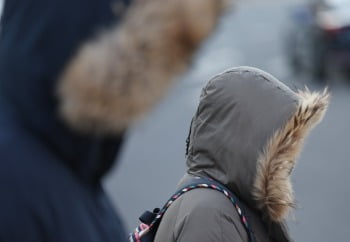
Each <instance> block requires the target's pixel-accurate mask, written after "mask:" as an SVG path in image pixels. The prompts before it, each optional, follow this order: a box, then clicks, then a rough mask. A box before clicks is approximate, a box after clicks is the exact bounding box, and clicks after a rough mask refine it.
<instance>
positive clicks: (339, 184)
mask: <svg viewBox="0 0 350 242" xmlns="http://www.w3.org/2000/svg"><path fill="white" fill-rule="evenodd" d="M349 6H350V0H329V1H327V2H321V1H315V2H314V3H311V2H306V1H295V0H293V1H292V0H264V1H261V0H245V1H240V2H237V3H236V4H235V6H234V8H233V9H232V10H230V11H229V12H228V13H227V15H226V16H225V17H224V18H223V19H222V21H221V24H220V25H219V28H218V29H217V30H216V32H215V34H214V35H213V36H212V37H211V38H210V39H209V40H208V41H207V42H206V43H205V44H204V45H203V46H202V48H201V50H200V51H199V53H198V55H197V56H196V58H195V61H194V63H193V66H192V68H191V69H190V71H189V72H187V73H185V74H184V75H183V76H181V77H180V78H179V80H178V81H177V82H176V84H175V85H174V86H173V88H172V90H171V91H170V93H169V95H167V97H166V98H164V100H163V101H162V102H161V103H160V104H159V105H158V106H157V107H156V108H155V109H154V110H153V112H152V113H150V114H149V115H148V116H147V117H145V118H144V119H143V120H142V121H140V122H139V123H137V124H136V125H134V127H133V128H132V129H131V130H129V133H128V139H127V142H126V143H125V144H124V151H123V152H122V155H121V156H120V157H119V158H120V159H121V160H120V162H119V164H118V167H115V169H114V171H112V172H111V173H110V175H109V177H108V178H107V179H106V181H105V185H106V188H107V190H108V192H109V193H110V195H111V197H112V198H113V200H114V201H116V203H117V204H118V209H119V210H120V211H121V213H122V214H123V216H124V219H125V222H126V224H127V226H128V228H129V229H131V228H133V227H135V226H136V225H137V224H138V221H137V218H138V216H139V215H141V213H142V212H144V210H146V209H153V207H156V206H162V205H163V203H164V202H165V201H166V200H167V199H168V197H169V196H170V195H171V193H173V192H174V190H175V186H176V184H177V182H178V180H179V179H180V178H181V177H182V175H183V174H184V172H185V140H186V137H187V133H188V128H189V124H190V120H191V118H192V115H193V114H194V111H195V108H196V105H197V102H198V97H199V92H200V89H201V88H202V87H203V85H204V84H205V83H206V81H207V80H208V79H210V77H212V76H213V75H215V74H217V73H218V72H221V71H223V70H224V69H226V68H229V67H231V66H238V65H250V66H256V67H259V68H262V69H264V70H266V71H268V72H270V73H271V74H273V75H274V76H276V77H277V78H278V79H280V80H281V81H283V82H284V83H286V84H287V85H289V86H290V87H292V88H303V87H304V85H307V86H308V87H309V88H310V89H313V90H315V89H321V88H323V87H324V86H325V85H328V86H329V87H330V89H331V92H332V101H331V106H330V109H329V111H328V113H327V115H326V117H325V119H324V121H323V122H322V123H321V125H319V126H318V127H317V128H316V130H315V132H313V133H312V135H311V136H310V138H309V139H308V140H307V143H306V146H305V149H304V152H303V153H302V155H301V157H300V159H299V164H298V165H297V167H296V169H295V171H294V174H293V183H294V188H295V191H296V198H297V201H298V205H299V208H298V209H297V210H296V212H295V213H294V214H293V215H292V218H291V219H290V221H289V225H290V228H291V231H292V235H293V236H294V238H295V240H296V241H308V242H315V241H319V242H329V241H349V240H350V239H349V238H350V219H349V218H350V209H349V204H350V188H349V184H350V174H349V172H350V161H349V157H350V149H349V143H350V142H349V139H350V129H349V124H350V113H349V108H350V78H349V75H348V73H346V70H347V69H346V64H348V66H347V67H348V70H350V68H349V67H350V65H349V64H350V7H349ZM321 16H322V17H321ZM320 18H323V19H320ZM327 21H328V22H327ZM323 71H324V72H323ZM293 217H294V218H293Z"/></svg>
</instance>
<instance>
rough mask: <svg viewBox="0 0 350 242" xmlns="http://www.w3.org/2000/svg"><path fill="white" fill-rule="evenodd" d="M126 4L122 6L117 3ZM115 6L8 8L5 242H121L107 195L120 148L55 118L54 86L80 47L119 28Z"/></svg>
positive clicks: (2, 87)
mask: <svg viewBox="0 0 350 242" xmlns="http://www.w3.org/2000/svg"><path fill="white" fill-rule="evenodd" d="M119 1H121V0H119ZM112 2H114V1H112V0H70V1H67V0H22V1H19V0H8V1H6V2H5V6H4V12H3V15H2V22H1V34H0V241H1V242H41V241H50V242H55V241H57V242H102V241H103V242H116V241H124V240H125V238H126V235H125V234H124V229H123V227H122V223H121V221H120V218H119V217H118V216H117V215H116V214H115V212H114V209H113V208H112V207H111V204H110V202H109V200H108V199H107V197H106V195H105V192H104V191H103V189H102V187H101V177H102V176H103V175H104V174H105V173H106V172H107V171H108V170H109V168H110V167H111V165H112V164H113V162H114V160H115V157H116V154H117V152H118V149H119V148H120V145H121V142H122V136H123V135H122V134H120V135H119V136H117V137H109V138H105V137H93V136H89V135H81V134H79V133H77V132H75V131H73V130H70V129H69V128H68V126H66V124H65V123H64V122H63V121H62V120H61V119H60V118H59V116H58V115H57V100H56V98H55V87H56V85H57V83H56V80H57V78H58V76H59V74H60V73H61V72H62V70H63V68H64V67H65V65H66V64H67V61H68V60H69V59H70V58H71V57H72V56H73V55H74V53H75V52H76V51H77V49H78V47H79V46H81V44H82V43H83V42H84V41H86V40H87V39H89V38H91V37H93V36H94V35H95V34H96V33H98V31H100V30H101V29H104V28H106V27H108V26H110V25H111V24H113V23H115V22H117V21H118V20H119V17H118V16H115V14H114V13H113V11H112Z"/></svg>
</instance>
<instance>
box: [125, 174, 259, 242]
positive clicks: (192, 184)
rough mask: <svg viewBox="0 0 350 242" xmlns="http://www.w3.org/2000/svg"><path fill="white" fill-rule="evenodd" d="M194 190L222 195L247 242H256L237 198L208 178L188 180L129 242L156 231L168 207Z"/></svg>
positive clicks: (140, 227)
mask: <svg viewBox="0 0 350 242" xmlns="http://www.w3.org/2000/svg"><path fill="white" fill-rule="evenodd" d="M196 188H207V189H212V190H216V191H219V192H221V193H223V194H224V195H225V196H226V197H227V198H228V199H229V200H230V201H231V202H232V204H233V206H234V208H235V209H236V211H237V213H238V215H239V217H240V219H241V222H242V224H243V226H244V228H245V230H246V231H247V234H248V237H249V241H250V242H256V240H255V236H254V233H253V232H252V230H251V226H250V224H249V222H248V220H247V217H246V216H245V213H244V210H243V209H242V206H241V205H240V202H239V200H238V198H237V197H236V196H235V195H234V194H233V193H232V192H230V191H229V190H228V189H227V188H226V187H224V186H223V185H222V184H220V183H219V182H217V181H214V180H212V179H209V178H204V177H194V178H193V179H190V180H189V181H188V182H187V183H186V184H185V185H184V186H182V188H181V189H179V190H178V191H177V192H175V193H174V195H173V196H171V198H170V199H169V200H168V201H167V202H166V203H165V205H164V206H163V208H162V209H161V210H160V211H159V212H158V213H157V215H156V216H155V218H154V219H153V221H152V222H151V223H150V224H149V225H145V224H141V225H140V226H139V227H138V228H136V230H135V231H134V233H133V234H131V235H130V236H131V237H133V238H135V239H134V240H131V237H130V238H129V239H130V241H140V238H141V237H142V236H143V235H145V234H147V233H148V232H149V231H151V230H152V229H153V228H155V229H156V228H157V227H158V225H159V223H160V220H161V219H162V217H163V215H164V214H165V212H166V211H167V209H168V208H169V207H170V205H171V204H172V203H173V202H174V201H175V200H176V199H178V198H179V197H180V196H181V195H183V194H184V193H186V192H189V191H191V190H193V189H196Z"/></svg>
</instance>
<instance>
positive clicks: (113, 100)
mask: <svg viewBox="0 0 350 242" xmlns="http://www.w3.org/2000/svg"><path fill="white" fill-rule="evenodd" d="M227 5H228V0H191V1H188V0H176V1H174V0H147V1H134V2H133V4H132V6H131V7H130V9H129V10H128V11H127V13H126V15H125V17H124V21H123V22H122V23H121V24H120V25H118V26H115V27H114V28H111V29H109V30H108V31H105V32H103V33H101V34H100V35H99V36H97V37H96V38H94V39H92V40H91V41H88V42H87V43H86V44H85V45H83V46H82V47H81V48H80V50H79V51H78V52H77V54H76V56H75V57H74V58H73V59H72V60H71V61H70V62H69V63H68V65H67V67H66V70H65V71H64V72H63V73H62V75H61V78H60V80H59V82H58V91H57V95H58V98H59V101H60V107H59V111H60V113H61V116H62V117H63V118H64V120H65V121H67V123H68V124H69V125H70V126H71V127H73V128H74V129H77V130H80V131H84V132H85V133H94V134H96V133H97V134H103V135H106V134H109V135H111V134H112V135H115V134H119V133H120V132H121V131H123V130H125V129H126V128H127V127H128V126H129V125H130V123H132V122H133V121H134V120H135V119H136V118H138V117H139V116H140V115H142V114H144V113H145V112H146V111H148V110H149V109H150V108H151V107H152V106H153V105H154V104H155V103H156V101H158V100H159V99H160V98H161V97H162V96H163V94H164V92H165V91H166V89H167V87H168V86H169V85H170V84H171V81H172V80H173V79H174V78H175V77H176V76H177V75H178V74H179V73H181V72H182V71H184V70H185V69H186V68H187V67H188V66H189V63H190V60H191V57H192V55H193V53H194V52H195V51H196V50H197V48H198V47H199V45H200V44H201V43H202V41H203V40H204V39H205V38H206V37H207V36H208V35H209V34H210V33H211V32H212V30H213V29H214V27H215V26H216V24H217V22H218V19H219V17H220V16H221V13H222V12H223V10H224V9H225V7H226V6H227ZM200 16H206V17H205V19H203V18H201V17H200Z"/></svg>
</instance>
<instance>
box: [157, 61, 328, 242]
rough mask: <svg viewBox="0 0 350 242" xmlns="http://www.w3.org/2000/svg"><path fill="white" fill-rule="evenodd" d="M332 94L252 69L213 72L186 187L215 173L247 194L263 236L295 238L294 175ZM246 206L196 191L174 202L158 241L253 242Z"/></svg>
mask: <svg viewBox="0 0 350 242" xmlns="http://www.w3.org/2000/svg"><path fill="white" fill-rule="evenodd" d="M328 99H329V96H328V94H327V93H326V92H324V93H311V92H309V91H298V92H293V91H292V90H290V89H289V88H288V87H286V86H285V85H283V84H282V83H281V82H279V81H278V80H276V79H275V78H274V77H272V76H271V75H269V74H267V73H265V72H263V71H261V70H258V69H255V68H251V67H237V68H232V69H230V70H228V71H226V72H224V73H222V74H220V75H218V76H216V77H214V78H213V79H211V80H210V81H209V82H208V84H207V85H206V87H204V89H203V90H202V94H201V97H200V103H199V106H198V109H197V112H196V114H195V115H194V117H193V120H192V124H191V130H190V135H189V140H188V148H187V161H186V162H187V167H188V170H187V174H186V175H185V176H184V178H183V179H182V180H181V182H180V184H179V187H182V186H183V184H186V183H187V182H188V181H189V180H190V179H193V177H195V176H200V177H205V178H212V179H214V180H216V181H218V182H220V183H221V184H223V185H225V186H226V187H227V188H228V189H229V190H230V191H231V192H233V193H234V194H236V195H237V197H238V198H239V199H240V200H241V202H242V204H241V205H242V206H243V208H245V209H244V211H245V214H246V217H247V218H248V222H249V223H250V226H251V227H250V230H251V231H252V232H253V233H254V234H255V238H256V241H259V242H263V241H264V242H272V241H273V242H284V241H292V240H291V239H290V236H289V235H288V231H287V229H286V227H285V224H284V220H285V218H286V216H287V214H288V211H289V209H290V207H293V204H294V198H293V191H292V186H291V183H290V173H291V171H292V169H293V167H294V166H295V162H296V159H297V156H298V154H299V153H300V150H301V148H302V143H303V141H304V139H305V137H306V136H307V134H308V132H309V131H310V129H311V128H312V127H314V126H315V125H316V124H317V123H318V122H319V121H320V120H321V118H322V117H323V115H324V113H325V111H326V109H327V106H328ZM239 211H240V210H239V209H238V211H237V210H236V209H235V208H234V207H233V205H232V203H231V201H230V200H229V199H228V198H227V197H225V196H224V195H223V194H222V193H220V192H218V191H214V190H209V189H195V190H193V191H190V192H187V193H185V194H184V195H182V196H181V197H180V198H178V199H177V200H176V201H175V202H174V203H172V205H171V206H170V207H169V209H168V210H167V212H166V213H165V215H164V218H163V220H162V221H161V223H160V226H159V228H158V232H157V234H156V240H155V241H159V242H169V241H186V242H187V241H188V242H189V241H201V242H210V241H225V242H229V241H242V242H243V241H252V240H249V238H248V233H247V231H246V230H245V227H244V226H243V224H242V222H241V218H240V216H239V213H240V212H239ZM253 241H254V240H253Z"/></svg>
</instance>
